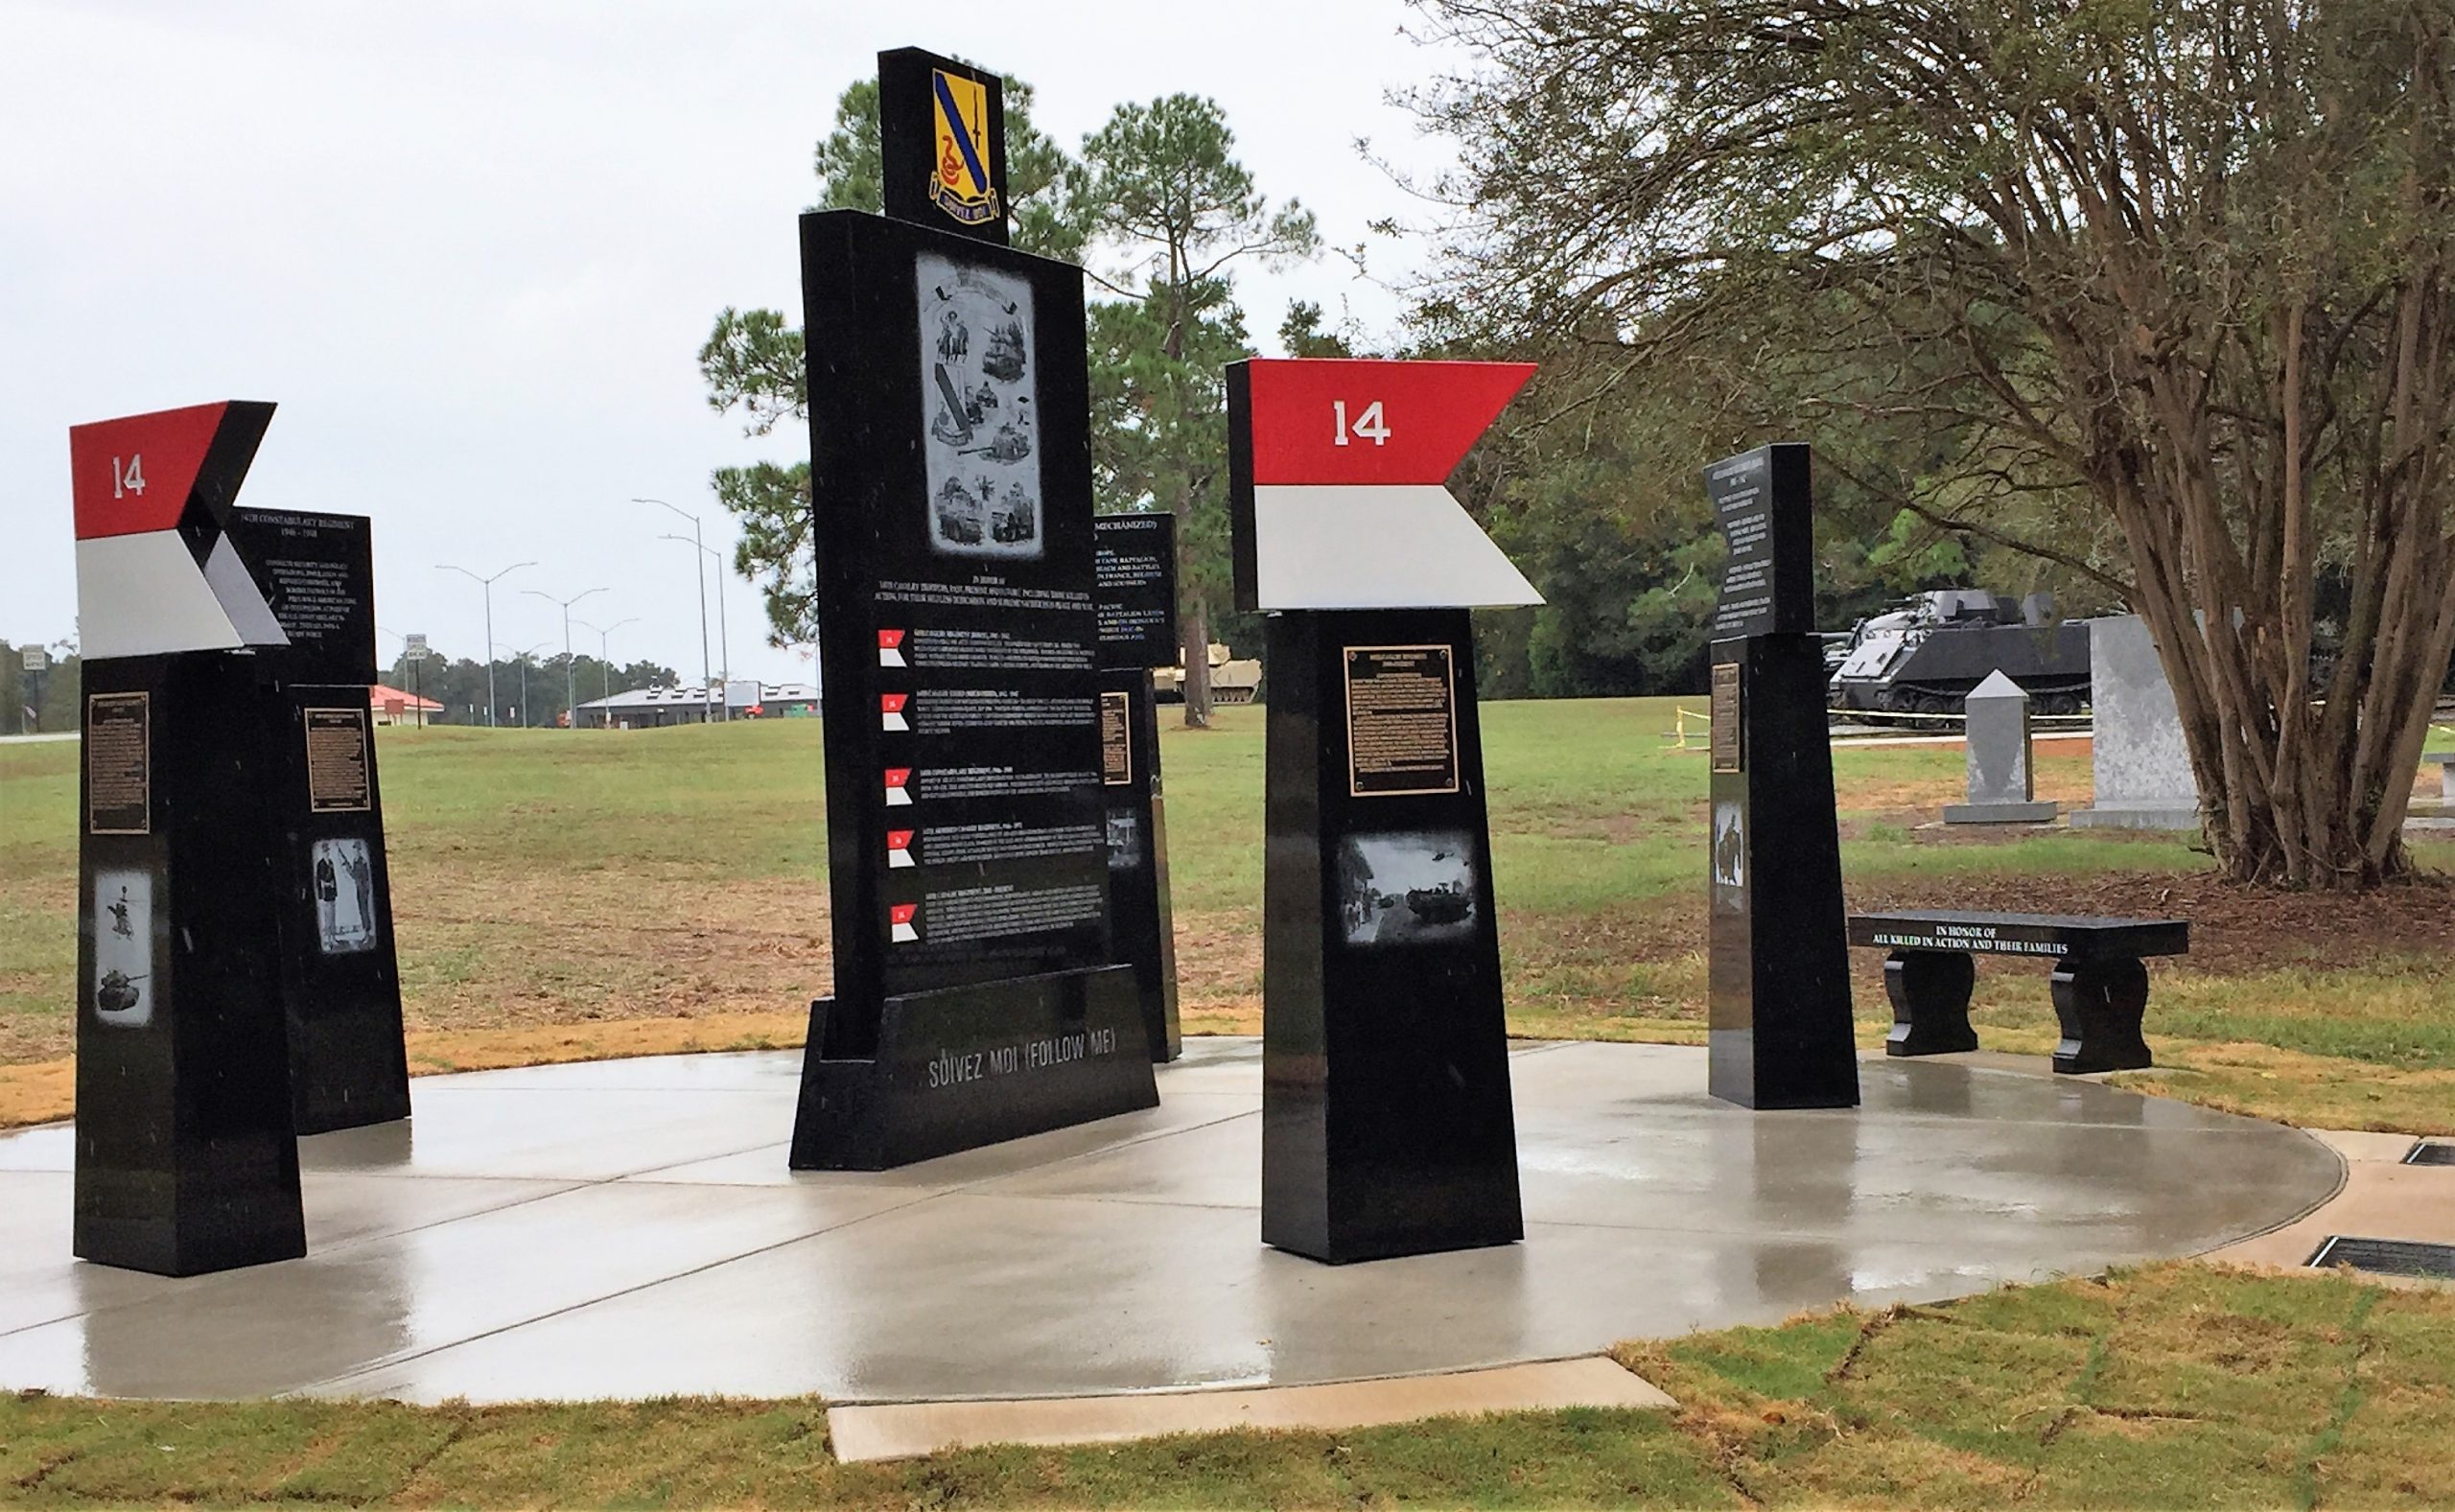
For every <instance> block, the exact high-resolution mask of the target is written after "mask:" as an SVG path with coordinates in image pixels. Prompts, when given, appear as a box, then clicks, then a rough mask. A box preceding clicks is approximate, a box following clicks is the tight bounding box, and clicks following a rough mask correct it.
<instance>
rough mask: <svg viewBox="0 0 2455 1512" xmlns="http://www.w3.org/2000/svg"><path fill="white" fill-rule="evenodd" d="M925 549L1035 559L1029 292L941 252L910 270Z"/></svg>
mask: <svg viewBox="0 0 2455 1512" xmlns="http://www.w3.org/2000/svg"><path fill="white" fill-rule="evenodd" d="M913 276H914V278H915V279H916V280H917V281H918V283H919V285H920V288H919V294H920V305H921V371H922V372H923V373H924V375H926V376H925V377H924V380H923V382H922V384H921V412H922V422H923V426H922V428H923V436H922V443H921V445H922V450H923V451H924V453H925V454H926V455H927V457H928V463H929V545H930V547H931V548H932V549H934V550H936V551H937V552H939V553H940V554H941V555H945V556H976V557H990V558H1004V559H1010V560H1026V561H1028V560H1037V559H1038V558H1039V557H1040V553H1041V551H1042V549H1043V544H1042V541H1041V536H1040V445H1039V440H1040V438H1039V433H1038V430H1037V426H1038V415H1037V414H1036V413H1035V411H1036V409H1037V407H1038V401H1039V397H1040V379H1039V368H1038V363H1037V362H1036V361H1034V357H1033V353H1032V290H1031V285H1030V284H1028V283H1026V282H1025V281H1023V280H1022V279H1020V278H1017V277H1013V276H1011V275H1009V274H1005V273H999V272H994V271H993V270H991V269H989V268H970V267H965V266H962V265H959V264H957V263H955V262H954V261H953V260H952V259H949V258H946V257H942V256H939V255H938V254H937V253H934V252H931V253H924V254H923V255H922V256H921V257H920V258H919V259H918V260H917V261H916V262H915V264H914V271H913Z"/></svg>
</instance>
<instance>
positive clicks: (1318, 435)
mask: <svg viewBox="0 0 2455 1512" xmlns="http://www.w3.org/2000/svg"><path fill="white" fill-rule="evenodd" d="M1533 376H1534V364H1533V363H1531V362H1388V361H1369V360H1355V359H1312V358H1307V359H1274V358H1254V359H1252V360H1251V361H1244V362H1236V363H1232V364H1230V365H1229V367H1228V507H1229V510H1230V511H1231V513H1232V516H1233V525H1234V531H1235V556H1236V563H1235V566H1236V607H1237V608H1239V609H1242V610H1246V611H1262V610H1288V609H1492V608H1503V607H1507V606H1511V605H1518V604H1539V603H1541V602H1542V601H1543V595H1542V594H1540V593H1536V592H1535V591H1534V587H1533V585H1532V584H1531V583H1529V582H1528V581H1527V580H1526V575H1525V574H1524V573H1522V572H1520V571H1519V570H1517V569H1516V567H1515V566H1513V565H1512V564H1511V563H1510V562H1509V560H1508V557H1507V556H1505V555H1504V554H1502V552H1501V549H1500V547H1497V546H1495V545H1494V544H1493V543H1492V540H1491V538H1490V537H1489V536H1486V535H1485V534H1484V531H1483V527H1482V526H1480V525H1478V524H1476V523H1475V522H1474V520H1473V519H1472V518H1471V517H1469V516H1468V515H1467V513H1466V511H1465V509H1464V508H1463V507H1461V505H1460V504H1459V502H1458V500H1456V499H1455V498H1453V497H1452V496H1451V495H1450V492H1449V490H1448V487H1447V486H1446V485H1447V483H1448V481H1449V475H1450V474H1451V473H1453V472H1455V471H1456V470H1457V467H1458V463H1459V461H1460V460H1461V458H1463V457H1464V456H1465V454H1466V452H1467V450H1468V449H1469V448H1471V447H1472V446H1473V445H1474V444H1475V442H1476V440H1477V438H1478V437H1480V436H1482V435H1483V433H1484V432H1485V430H1488V429H1490V427H1491V424H1492V422H1493V421H1495V420H1497V419H1499V418H1500V412H1501V411H1502V410H1503V409H1505V408H1507V407H1508V402H1509V400H1511V399H1512V398H1514V397H1515V396H1516V394H1517V391H1518V390H1519V389H1520V388H1522V387H1524V386H1525V385H1526V381H1527V380H1528V379H1530V378H1531V377H1533Z"/></svg>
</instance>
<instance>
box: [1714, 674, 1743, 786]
mask: <svg viewBox="0 0 2455 1512" xmlns="http://www.w3.org/2000/svg"><path fill="white" fill-rule="evenodd" d="M1712 745H1713V752H1714V770H1715V771H1717V772H1736V771H1738V770H1739V769H1740V741H1739V664H1738V663H1735V662H1724V663H1720V664H1719V665H1717V666H1716V667H1715V668H1714V701H1713V740H1712Z"/></svg>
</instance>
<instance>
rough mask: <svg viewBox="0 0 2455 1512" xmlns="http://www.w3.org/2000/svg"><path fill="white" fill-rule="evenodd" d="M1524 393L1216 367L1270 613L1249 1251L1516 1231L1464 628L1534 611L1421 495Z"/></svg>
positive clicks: (1518, 1221)
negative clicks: (1493, 609)
mask: <svg viewBox="0 0 2455 1512" xmlns="http://www.w3.org/2000/svg"><path fill="white" fill-rule="evenodd" d="M1531 372H1532V369H1531V367H1529V366H1525V365H1522V364H1513V363H1462V362H1461V363H1450V362H1422V363H1415V362H1364V361H1329V362H1325V361H1250V362H1241V363H1236V364H1233V365H1231V366H1230V367H1229V368H1228V478H1229V483H1228V496H1229V507H1230V510H1231V512H1232V515H1233V520H1234V528H1235V546H1236V564H1237V570H1236V592H1237V602H1238V606H1239V607H1240V608H1244V609H1247V610H1262V611H1268V612H1271V617H1270V622H1269V637H1268V649H1267V661H1266V663H1265V664H1266V668H1267V672H1268V675H1269V678H1270V685H1271V693H1270V702H1269V726H1268V730H1269V738H1268V769H1267V818H1268V843H1267V851H1266V862H1265V872H1264V882H1263V911H1264V921H1263V927H1264V936H1263V957H1262V963H1263V964H1262V1036H1263V1049H1262V1075H1263V1082H1262V1238H1263V1240H1264V1241H1265V1242H1267V1243H1269V1244H1274V1245H1277V1246H1278V1247H1280V1248H1282V1249H1287V1250H1291V1251H1293V1252H1295V1253H1297V1254H1300V1255H1306V1256H1310V1257H1311V1258H1313V1259H1316V1260H1322V1261H1328V1262H1331V1263H1334V1264H1337V1263H1344V1262H1347V1261H1355V1260H1374V1259H1381V1258H1386V1257H1389V1256H1395V1255H1410V1254H1422V1253H1427V1252H1431V1251H1435V1250H1443V1249H1461V1248H1467V1247H1471V1246H1475V1245H1484V1244H1508V1243H1511V1242H1513V1241H1515V1240H1517V1239H1519V1238H1520V1237H1522V1235H1523V1233H1524V1222H1523V1220H1522V1218H1521V1215H1520V1210H1519V1203H1518V1186H1517V1148H1516V1126H1515V1122H1514V1119H1513V1115H1512V1111H1511V1107H1510V1101H1509V1086H1508V1028H1507V1025H1506V1023H1505V1021H1504V1017H1503V1012H1502V1001H1501V977H1500V939H1499V934H1498V932H1497V929H1496V927H1495V923H1494V917H1495V916H1494V911H1493V898H1492V882H1491V844H1490V837H1489V832H1488V826H1487V825H1486V820H1485V796H1484V773H1483V743H1482V735H1481V729H1480V725H1479V722H1478V719H1477V716H1476V707H1475V670H1474V668H1475V651H1474V636H1473V629H1472V624H1471V620H1470V617H1469V616H1468V613H1467V608H1468V606H1473V605H1490V604H1512V603H1531V602H1540V599H1539V597H1538V596H1537V595H1536V594H1535V593H1534V592H1533V590H1532V588H1531V586H1529V585H1528V584H1527V582H1526V580H1525V578H1524V577H1523V576H1522V575H1521V574H1520V573H1518V571H1517V570H1516V569H1515V568H1513V567H1511V566H1509V564H1508V559H1507V558H1506V557H1503V556H1502V555H1501V554H1500V552H1499V550H1498V548H1497V547H1493V546H1492V544H1491V542H1490V540H1489V539H1488V538H1486V537H1485V535H1484V534H1483V532H1482V530H1481V529H1480V528H1478V527H1477V526H1476V525H1475V523H1474V522H1473V521H1472V520H1470V519H1469V518H1468V517H1467V516H1466V514H1465V512H1464V511H1463V510H1462V509H1461V508H1460V507H1459V506H1458V503H1457V501H1456V500H1453V499H1451V498H1450V497H1449V494H1448V491H1447V490H1446V489H1445V488H1444V487H1442V486H1441V485H1442V484H1443V482H1445V480H1446V479H1447V477H1448V476H1449V474H1450V472H1451V471H1452V470H1453V469H1454V468H1455V467H1456V465H1457V462H1458V460H1459V459H1460V457H1461V456H1462V455H1463V454H1465V451H1466V449H1467V448H1468V447H1469V446H1471V445H1472V444H1473V443H1474V440H1475V438H1476V436H1478V435H1480V434H1481V433H1482V432H1483V430H1485V427H1486V426H1488V425H1489V424H1490V423H1491V421H1492V419H1493V418H1494V417H1496V416H1497V415H1498V413H1499V411H1500V409H1501V407H1503V406H1504V405H1506V404H1507V403H1508V399H1509V397H1510V396H1511V395H1513V394H1514V393H1515V392H1516V391H1517V389H1518V388H1519V387H1520V386H1521V385H1523V384H1524V383H1525V382H1526V380H1527V378H1528V377H1529V376H1531ZM1394 542H1404V543H1405V548H1404V549H1395V548H1393V547H1392V545H1391V544H1392V543H1394Z"/></svg>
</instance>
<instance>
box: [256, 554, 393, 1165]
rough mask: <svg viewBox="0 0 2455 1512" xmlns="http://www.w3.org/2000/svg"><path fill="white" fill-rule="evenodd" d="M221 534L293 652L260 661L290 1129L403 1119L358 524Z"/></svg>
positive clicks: (268, 654) (365, 565) (365, 559)
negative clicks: (281, 764)
mask: <svg viewBox="0 0 2455 1512" xmlns="http://www.w3.org/2000/svg"><path fill="white" fill-rule="evenodd" d="M229 528H230V537H231V540H232V541H233V542H234V543H235V544H236V545H237V547H238V548H239V555H240V559H241V560H242V561H243V562H245V563H246V566H247V569H248V571H249V574H250V576H251V577H252V578H253V580H254V582H255V584H256V587H257V589H258V590H259V591H260V592H261V593H263V594H264V597H265V601H266V603H267V604H268V605H269V606H270V608H271V610H272V615H273V618H274V620H275V622H277V623H278V624H279V625H280V626H281V629H282V634H283V635H284V636H285V637H286V638H287V639H288V640H289V644H288V645H287V646H284V647H280V648H277V649H271V650H268V651H265V652H262V653H260V654H261V655H262V656H264V658H265V659H266V660H267V662H268V663H269V664H270V666H271V668H272V670H273V676H274V680H275V683H276V685H277V686H278V687H279V689H280V692H281V702H282V710H281V712H282V719H283V725H284V732H283V735H282V752H283V755H284V756H285V758H286V765H287V767H288V780H287V781H286V782H285V783H284V785H283V786H282V788H281V789H280V791H279V794H278V797H277V798H276V800H275V802H274V804H273V812H274V815H275V827H276V829H277V831H278V833H279V844H280V847H281V853H282V867H283V877H284V886H283V889H282V899H281V909H282V919H281V929H282V975H281V986H282V993H281V995H282V1004H283V1007H284V1010H285V1013H286V1016H287V1018H288V1020H289V1025H290V1062H291V1095H292V1105H293V1108H294V1111H295V1114H296V1119H297V1126H298V1132H300V1133H302V1134H319V1133H324V1132H327V1131H329V1130H332V1129H337V1128H362V1127H364V1126H366V1125H369V1124H384V1123H389V1122H391V1121H392V1120H394V1119H401V1118H407V1117H409V1053H408V1048H407V1045H406V1043H405V1042H404V1040H403V1037H402V1030H401V973H400V967H399V965H398V957H397V955H396V954H395V952H394V949H393V941H392V878H391V865H390V862H389V859H388V858H387V856H386V851H385V845H384V795H383V788H382V784H381V782H380V781H379V780H378V777H377V773H376V763H375V731H374V728H373V727H374V718H373V710H372V709H371V707H370V706H369V704H368V692H367V690H368V688H369V687H370V686H372V685H373V684H374V682H375V564H374V550H373V545H372V538H373V530H372V526H371V524H370V523H369V522H368V520H367V519H366V517H365V516H363V515H326V514H309V513H306V512H304V511H300V510H287V509H238V510H234V511H232V514H231V520H230V527H229Z"/></svg>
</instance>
